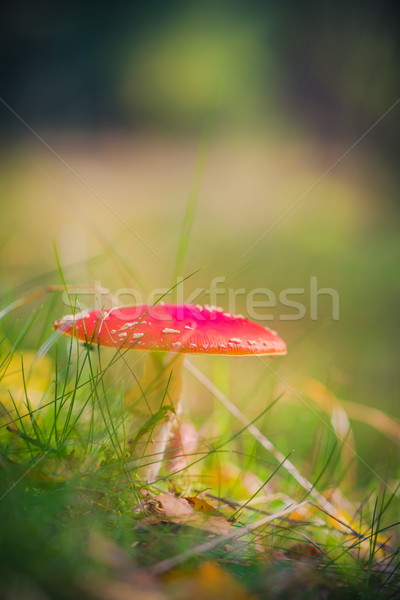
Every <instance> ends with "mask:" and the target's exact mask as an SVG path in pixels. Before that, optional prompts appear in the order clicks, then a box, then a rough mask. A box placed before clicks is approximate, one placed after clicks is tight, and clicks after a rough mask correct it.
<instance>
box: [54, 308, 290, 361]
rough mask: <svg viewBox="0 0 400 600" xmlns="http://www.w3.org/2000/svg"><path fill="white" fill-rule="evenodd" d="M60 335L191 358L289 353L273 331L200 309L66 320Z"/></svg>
mask: <svg viewBox="0 0 400 600" xmlns="http://www.w3.org/2000/svg"><path fill="white" fill-rule="evenodd" d="M54 327H55V329H56V330H58V331H60V333H63V334H66V335H69V336H75V337H77V338H79V339H80V340H82V341H84V342H89V343H93V344H99V345H100V346H107V347H109V348H121V349H128V348H132V349H135V350H156V351H157V350H158V351H164V352H184V353H191V354H223V355H225V354H233V355H236V356H241V355H247V354H254V355H260V354H286V345H285V343H284V341H283V340H281V338H280V337H279V336H278V334H277V333H276V332H275V331H273V330H272V329H268V328H266V327H262V326H261V325H258V324H257V323H254V322H253V321H249V320H248V319H245V318H244V317H243V316H242V315H235V314H232V313H229V312H225V311H224V310H223V309H222V308H216V307H210V306H200V305H199V304H196V305H194V304H161V303H159V304H156V305H154V306H151V305H140V306H126V307H121V308H119V307H117V308H112V309H109V310H104V309H103V310H102V311H100V310H93V311H86V312H82V313H78V314H76V315H67V316H66V317H63V318H62V319H59V320H58V321H56V322H55V324H54Z"/></svg>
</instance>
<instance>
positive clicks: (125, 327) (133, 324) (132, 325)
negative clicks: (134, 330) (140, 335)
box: [120, 321, 138, 331]
mask: <svg viewBox="0 0 400 600" xmlns="http://www.w3.org/2000/svg"><path fill="white" fill-rule="evenodd" d="M137 324H138V321H133V322H132V323H125V324H124V325H122V327H120V331H124V329H129V328H130V327H135V325H137Z"/></svg>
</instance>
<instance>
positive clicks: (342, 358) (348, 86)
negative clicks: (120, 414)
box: [0, 0, 400, 481]
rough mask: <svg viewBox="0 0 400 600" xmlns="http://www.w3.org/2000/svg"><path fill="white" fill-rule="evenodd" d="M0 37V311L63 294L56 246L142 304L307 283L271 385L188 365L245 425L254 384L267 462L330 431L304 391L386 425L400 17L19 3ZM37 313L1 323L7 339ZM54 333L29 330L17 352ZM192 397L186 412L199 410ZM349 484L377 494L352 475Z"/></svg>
mask: <svg viewBox="0 0 400 600" xmlns="http://www.w3.org/2000/svg"><path fill="white" fill-rule="evenodd" d="M0 27H1V36H0V52H1V56H2V60H1V89H2V91H1V98H2V101H1V103H0V124H1V130H2V133H1V160H0V202H1V219H0V242H1V257H0V269H1V281H2V284H1V302H2V306H5V305H6V304H7V303H8V302H10V301H12V300H14V299H15V298H20V297H22V296H23V295H24V294H28V293H31V292H32V291H35V290H38V289H40V288H41V287H44V286H46V285H48V284H54V283H55V284H57V283H61V280H60V276H59V273H58V272H57V267H56V258H55V253H54V243H55V245H56V247H57V251H58V255H59V259H60V263H61V266H62V268H63V272H64V276H65V279H66V281H67V282H68V283H70V284H81V285H83V284H86V285H90V284H94V283H95V282H100V283H101V285H103V286H105V287H107V288H109V289H110V290H111V291H115V290H117V289H119V288H121V287H135V288H137V289H140V290H142V291H143V293H144V294H146V293H148V292H149V291H151V290H153V289H155V288H165V287H169V286H171V285H173V283H174V282H175V277H176V274H178V275H182V276H187V275H189V274H191V273H193V272H195V271H196V270H197V269H202V270H201V271H200V272H199V273H197V274H196V275H194V276H193V277H192V278H191V279H190V280H188V281H187V282H186V283H185V294H187V295H189V294H190V293H191V292H192V291H193V290H195V289H196V288H197V287H204V288H207V287H208V286H209V285H210V282H211V280H212V279H213V278H214V277H226V278H227V286H229V287H232V288H245V289H246V290H248V291H250V290H252V289H254V288H260V287H266V288H269V289H271V290H272V291H274V292H275V293H276V294H277V295H279V293H280V291H281V290H283V289H285V288H304V289H305V293H304V296H303V297H302V298H297V299H298V300H299V299H303V301H304V303H305V306H306V309H307V312H306V316H305V317H304V318H303V319H301V320H299V321H287V320H286V321H282V320H280V315H281V314H282V312H284V313H285V314H288V312H290V311H289V310H288V309H287V308H283V309H282V306H280V305H279V304H278V306H277V307H276V309H274V311H273V312H274V315H275V320H274V322H273V324H272V325H273V326H274V328H275V329H277V330H278V331H279V333H280V334H281V335H282V337H283V338H284V339H285V340H286V341H287V344H288V348H289V353H288V355H287V357H285V358H282V359H279V360H276V361H274V362H273V363H271V365H272V367H273V369H274V371H276V372H278V373H279V377H280V378H281V380H279V379H277V378H276V377H275V376H274V375H273V374H272V373H271V372H270V371H269V370H268V368H267V367H265V365H263V364H262V363H261V362H260V361H258V360H249V359H242V360H239V361H232V362H229V359H217V362H216V363H215V362H214V363H211V362H210V361H208V360H205V359H204V360H203V359H201V358H198V359H196V360H197V364H199V365H200V366H201V367H202V368H203V369H204V370H205V372H207V373H208V374H210V376H211V377H213V378H214V379H215V380H216V382H217V383H218V384H219V385H220V387H221V388H222V389H223V390H224V391H225V392H227V393H228V394H229V395H230V397H231V398H232V400H234V401H235V402H237V403H238V404H239V405H240V406H242V407H243V408H244V410H246V413H247V414H248V415H249V416H252V415H255V414H257V412H259V411H260V409H261V408H263V406H265V401H266V400H265V390H266V389H268V390H270V389H271V388H272V387H276V388H277V389H278V390H281V391H284V392H285V394H284V396H283V397H282V400H281V401H280V402H279V406H278V407H277V408H276V411H275V412H274V416H271V417H268V418H269V421H268V422H266V424H265V427H264V429H265V430H266V431H268V433H269V435H270V437H271V439H273V440H274V442H275V443H276V444H277V445H278V446H279V448H280V449H281V450H282V452H286V451H290V449H292V448H293V447H294V448H295V452H296V451H297V452H298V453H300V454H303V455H304V456H307V455H308V454H309V452H310V450H311V449H312V448H313V445H314V443H315V439H316V438H317V437H318V435H322V433H321V432H322V431H323V430H325V429H326V427H325V425H323V424H322V423H321V420H320V410H321V407H320V406H319V407H318V406H317V405H315V403H313V401H311V400H310V399H309V396H308V395H307V394H309V393H310V391H309V390H310V388H309V383H310V379H312V380H316V381H318V382H320V383H322V384H323V385H324V386H326V388H327V389H328V390H329V391H330V392H331V393H333V394H335V395H336V396H337V397H339V398H343V399H345V400H348V401H352V402H357V403H360V404H362V405H366V406H371V407H378V408H380V409H382V410H383V411H385V412H387V413H388V414H390V415H393V416H394V417H396V416H397V417H398V418H400V408H399V406H400V405H399V352H398V347H399V339H400V331H399V325H398V323H399V318H398V306H399V292H400V279H399V260H400V248H399V202H398V183H399V173H398V146H397V144H398V139H399V110H400V104H398V105H396V106H393V105H394V104H395V103H396V101H397V100H398V97H399V70H398V59H399V40H398V37H397V33H398V14H397V10H396V6H395V3H391V2H380V3H368V2H365V3H358V2H356V3H351V4H348V3H347V2H342V1H339V2H335V3H332V2H318V3H291V2H280V3H269V2H257V1H255V0H249V1H248V2H246V3H244V2H236V1H229V2H217V3H216V2H207V1H204V2H201V3H200V2H191V1H189V2H188V1H185V2H178V1H172V2H168V3H167V2H146V3H145V2H143V3H135V2H121V1H115V2H113V3H112V4H111V5H110V4H103V5H102V4H101V3H98V2H93V1H88V2H85V3H81V2H77V1H74V0H72V1H70V2H68V3H62V4H55V3H51V2H43V1H42V2H38V3H31V2H27V1H23V0H21V1H16V2H13V3H11V2H9V3H6V9H5V12H4V13H3V16H2V19H1V25H0ZM360 138H362V139H361V140H360ZM358 140H360V141H359V143H357V144H356V145H355V146H354V147H353V148H352V146H353V145H354V144H355V142H357V141H358ZM350 148H352V149H350ZM349 149H350V150H349ZM344 154H345V156H344V157H343V155H344ZM341 157H343V158H342V160H340V161H339V162H337V161H338V159H341ZM336 163H337V164H336ZM335 165H336V166H335ZM299 200H300V201H299ZM188 201H189V206H190V210H189V214H187V213H186V210H187V206H188ZM297 201H299V202H298V203H297ZM295 203H297V205H296V207H295V208H293V210H290V209H291V207H292V206H293V205H294V204H295ZM287 211H289V213H288V214H287V216H286V217H284V218H283V219H281V217H282V215H284V214H285V213H286V212H287ZM185 214H187V218H186V229H185V235H186V238H185V239H187V242H188V245H187V256H186V257H185V260H184V261H183V260H180V261H178V264H177V253H178V247H179V244H180V242H179V240H180V239H182V238H181V234H182V227H183V226H184V222H185ZM193 215H194V218H193V219H192V216H193ZM280 219H281V220H280ZM277 221H278V223H277ZM275 224H276V226H275ZM271 227H272V229H271V231H269V233H268V234H267V235H265V236H264V237H263V238H262V240H261V241H260V242H259V243H258V244H257V245H256V246H255V247H254V248H252V250H251V251H250V252H247V251H248V249H249V248H250V247H251V246H252V245H253V244H254V242H255V241H257V240H258V239H259V238H260V237H261V236H263V234H264V233H265V232H266V231H268V230H269V229H270V228H271ZM182 247H184V244H183V246H182V242H181V249H182ZM182 256H183V254H182ZM311 276H315V277H317V281H318V286H319V287H322V288H325V287H330V288H334V289H335V290H337V292H338V294H339V297H340V318H339V320H338V321H334V320H333V319H332V304H331V301H330V299H329V298H328V297H321V298H320V300H319V304H318V307H319V312H318V319H317V320H311V319H310V315H309V289H310V277H311ZM203 300H204V301H206V300H207V298H206V297H205V296H203V297H201V296H200V297H199V301H203ZM49 302H50V300H48V299H41V300H40V301H37V302H36V303H33V304H32V305H29V306H25V307H23V308H22V309H20V310H19V311H16V312H14V313H12V315H9V316H8V317H7V319H5V321H4V322H5V323H6V327H5V330H6V331H7V332H8V333H7V335H8V336H9V337H10V339H12V338H13V336H14V337H16V336H17V335H18V330H19V329H18V328H20V327H22V324H23V322H24V319H26V318H27V316H28V315H29V314H30V313H31V311H32V310H34V309H35V310H36V309H37V308H38V307H39V306H40V305H41V304H43V303H45V304H46V303H47V305H49ZM51 302H52V304H51V305H49V306H50V308H49V310H51V311H52V314H53V316H54V318H56V317H58V316H60V313H61V314H62V313H63V312H65V310H66V309H65V306H64V305H63V304H62V301H61V296H57V297H56V300H52V301H51ZM219 302H220V304H222V305H224V304H225V305H226V303H227V298H226V297H224V296H221V297H220V299H219ZM237 308H238V310H240V311H242V312H244V311H245V306H243V305H241V304H240V299H239V301H238V307H237ZM259 310H260V312H262V310H265V312H268V313H270V312H271V309H269V308H265V309H259ZM46 314H47V313H46ZM16 319H17V321H16ZM15 323H17V325H16V326H15ZM50 334H51V326H50V320H48V321H46V325H45V326H43V323H42V324H41V326H40V324H39V325H38V324H35V326H34V327H33V328H32V330H31V331H30V333H29V335H28V336H27V338H26V342H25V343H26V345H27V347H29V345H31V347H32V349H37V347H38V344H39V342H42V341H43V340H44V339H45V338H46V336H49V335H50ZM216 364H217V365H218V367H217V368H216V367H215V365H216ZM304 380H306V383H305V382H304ZM282 382H284V383H287V384H288V385H289V386H290V387H289V388H288V386H287V385H286V386H285V385H284V383H282ZM307 386H308V387H307ZM290 390H292V391H290ZM307 390H308V391H307ZM187 393H188V395H189V396H190V397H191V402H192V408H191V411H192V415H197V418H199V419H200V420H201V418H204V415H205V414H209V413H210V410H212V408H210V405H209V404H204V403H203V404H202V405H201V407H200V406H199V403H198V402H197V399H198V397H199V395H200V394H202V393H203V392H202V391H201V390H199V389H198V388H194V387H192V388H190V389H189V391H188V392H187ZM269 393H270V392H268V394H269ZM315 393H316V394H317V392H315ZM302 399H303V401H302ZM310 407H311V408H312V409H310ZM323 418H324V419H325V420H326V415H325V413H324V417H323ZM328 422H329V419H328ZM228 425H229V423H228ZM352 425H353V429H354V438H355V442H354V443H355V448H356V450H357V452H358V453H359V454H360V455H361V456H362V457H363V458H364V459H365V461H366V462H367V463H368V464H371V465H373V468H374V469H375V470H376V471H377V472H381V470H382V469H386V466H387V462H388V455H389V454H390V452H391V448H393V443H394V442H393V439H388V438H387V437H385V436H384V435H383V434H382V433H380V432H379V431H377V430H376V429H375V428H372V427H371V426H369V425H367V424H366V423H360V422H359V421H354V423H353V424H352ZM397 468H398V465H397V464H396V460H393V462H392V466H391V469H392V471H393V473H392V475H395V471H396V470H397ZM359 477H360V479H361V480H363V479H364V480H365V481H369V480H371V481H372V480H374V481H376V480H375V478H374V475H373V474H372V473H371V472H370V471H369V470H368V468H366V467H365V466H363V465H361V466H360V473H359Z"/></svg>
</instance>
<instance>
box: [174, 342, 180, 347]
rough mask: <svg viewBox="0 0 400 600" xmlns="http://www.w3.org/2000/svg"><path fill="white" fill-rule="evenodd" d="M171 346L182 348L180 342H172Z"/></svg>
mask: <svg viewBox="0 0 400 600" xmlns="http://www.w3.org/2000/svg"><path fill="white" fill-rule="evenodd" d="M172 345H173V346H174V348H179V346H182V344H181V343H180V342H174V343H173V344H172Z"/></svg>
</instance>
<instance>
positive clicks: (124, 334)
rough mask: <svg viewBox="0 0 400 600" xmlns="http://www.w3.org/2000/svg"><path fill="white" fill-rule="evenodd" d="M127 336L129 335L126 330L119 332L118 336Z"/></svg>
mask: <svg viewBox="0 0 400 600" xmlns="http://www.w3.org/2000/svg"><path fill="white" fill-rule="evenodd" d="M126 336H127V333H125V331H123V332H122V333H119V334H118V337H120V338H124V337H126Z"/></svg>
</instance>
